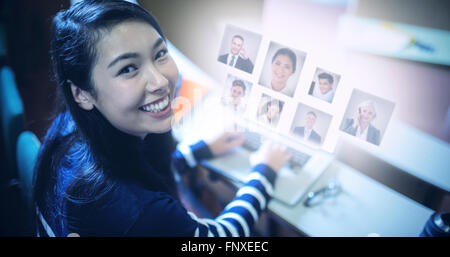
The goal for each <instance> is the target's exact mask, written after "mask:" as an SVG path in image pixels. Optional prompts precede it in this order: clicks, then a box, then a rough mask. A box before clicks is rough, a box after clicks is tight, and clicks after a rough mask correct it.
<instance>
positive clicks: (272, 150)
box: [251, 141, 292, 172]
mask: <svg viewBox="0 0 450 257" xmlns="http://www.w3.org/2000/svg"><path fill="white" fill-rule="evenodd" d="M291 157H292V155H291V154H289V153H288V152H287V150H286V146H283V145H279V144H275V143H273V142H270V141H266V142H265V143H264V144H263V145H262V146H261V147H260V148H259V150H258V151H257V152H256V153H255V154H254V155H253V157H252V161H251V162H252V164H254V165H256V164H258V163H263V164H266V165H267V166H269V167H270V168H272V169H273V170H274V171H275V172H278V171H279V170H280V169H281V167H283V166H284V165H285V164H286V162H287V161H289V160H290V159H291Z"/></svg>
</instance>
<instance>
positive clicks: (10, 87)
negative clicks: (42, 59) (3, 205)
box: [0, 66, 25, 184]
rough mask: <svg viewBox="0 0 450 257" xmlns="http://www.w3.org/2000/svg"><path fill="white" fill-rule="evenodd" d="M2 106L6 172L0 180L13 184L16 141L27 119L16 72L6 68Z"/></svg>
mask: <svg viewBox="0 0 450 257" xmlns="http://www.w3.org/2000/svg"><path fill="white" fill-rule="evenodd" d="M0 104H1V106H0V117H1V137H2V141H3V146H2V147H3V153H4V159H5V166H6V167H5V168H6V171H2V173H1V174H0V179H1V182H6V183H11V180H12V179H13V178H15V177H16V174H17V172H16V171H17V168H16V156H15V155H16V141H17V138H18V136H19V134H20V133H21V132H22V131H23V129H24V123H25V118H24V113H23V103H22V100H21V98H20V95H19V91H18V89H17V85H16V82H15V78H14V72H13V71H12V70H11V69H10V68H9V67H6V66H5V67H2V68H1V70H0ZM2 184H3V183H2Z"/></svg>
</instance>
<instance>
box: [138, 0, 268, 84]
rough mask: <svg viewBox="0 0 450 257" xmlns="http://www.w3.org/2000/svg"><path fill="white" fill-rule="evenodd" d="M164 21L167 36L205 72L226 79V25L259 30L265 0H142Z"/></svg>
mask: <svg viewBox="0 0 450 257" xmlns="http://www.w3.org/2000/svg"><path fill="white" fill-rule="evenodd" d="M138 2H139V4H140V5H142V6H143V7H144V8H146V9H147V10H149V11H150V12H151V13H152V14H153V15H154V16H155V17H156V18H157V19H158V21H159V22H160V24H161V26H162V28H163V31H164V33H165V34H166V36H167V38H168V39H169V40H170V41H171V42H172V43H173V44H174V45H175V46H176V47H177V48H178V49H179V50H181V51H182V52H183V53H184V54H185V55H186V56H187V57H188V58H189V59H190V60H191V61H193V62H194V63H195V64H196V65H198V66H199V67H200V68H201V69H203V70H204V71H205V72H207V73H208V74H210V75H211V76H213V77H214V78H216V79H217V80H223V77H224V75H223V69H220V65H219V64H218V63H217V55H218V53H219V48H220V43H221V39H222V36H223V33H224V29H225V25H226V24H227V23H231V24H233V25H237V26H242V27H244V28H246V29H248V30H259V26H260V25H261V19H262V9H263V1H262V0H246V1H239V0H229V1H220V0H189V1H185V0H155V1H153V0H152V1H149V0H139V1H138Z"/></svg>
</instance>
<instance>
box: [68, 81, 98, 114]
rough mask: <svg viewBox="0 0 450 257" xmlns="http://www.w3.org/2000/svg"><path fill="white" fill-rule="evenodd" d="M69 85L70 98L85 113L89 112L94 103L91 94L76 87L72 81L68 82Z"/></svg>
mask: <svg viewBox="0 0 450 257" xmlns="http://www.w3.org/2000/svg"><path fill="white" fill-rule="evenodd" d="M68 82H69V84H70V89H71V90H72V96H73V99H74V100H75V102H76V103H78V106H80V107H81V108H82V109H84V110H86V111H90V110H92V109H93V108H94V101H93V97H92V96H91V94H89V93H88V92H87V91H85V90H83V89H81V88H79V87H77V86H76V85H75V84H74V83H73V82H72V81H70V80H69V81H68Z"/></svg>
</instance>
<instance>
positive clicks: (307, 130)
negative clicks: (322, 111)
mask: <svg viewBox="0 0 450 257" xmlns="http://www.w3.org/2000/svg"><path fill="white" fill-rule="evenodd" d="M316 119H317V115H316V114H315V113H314V112H312V111H311V112H308V113H307V114H306V120H305V126H303V127H295V129H294V131H293V133H294V134H295V135H297V136H300V137H301V138H304V139H305V140H307V141H310V142H313V143H316V144H320V142H321V141H322V137H321V136H320V135H319V133H317V132H316V131H315V130H314V129H313V128H314V124H316Z"/></svg>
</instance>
